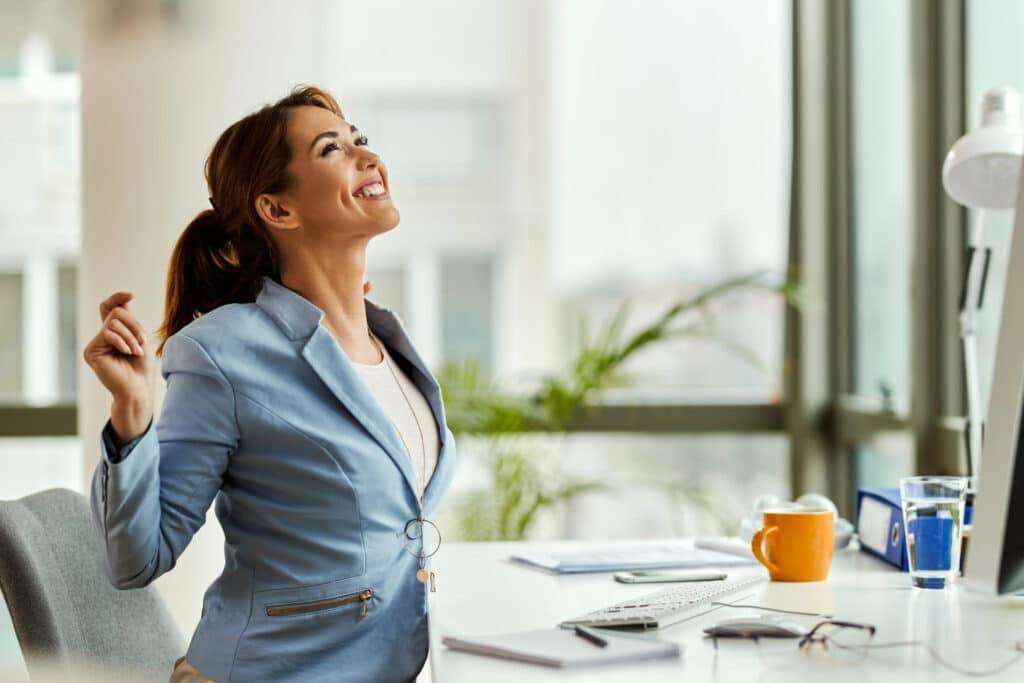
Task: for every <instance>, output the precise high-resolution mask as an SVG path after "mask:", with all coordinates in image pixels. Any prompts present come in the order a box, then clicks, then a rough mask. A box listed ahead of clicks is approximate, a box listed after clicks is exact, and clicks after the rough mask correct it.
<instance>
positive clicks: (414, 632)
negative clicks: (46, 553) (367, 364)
mask: <svg viewBox="0 0 1024 683" xmlns="http://www.w3.org/2000/svg"><path fill="white" fill-rule="evenodd" d="M323 317H324V313H323V311H321V310H320V309H319V308H318V307H316V306H315V305H313V304H312V303H310V302H309V301H308V300H306V299H305V298H304V297H302V296H301V295H299V294H297V293H296V292H294V291H292V290H290V289H288V288H287V287H284V286H283V285H281V284H280V283H278V282H276V281H275V280H273V279H271V278H269V277H264V278H263V283H262V289H261V291H260V293H259V296H258V297H257V298H256V301H255V303H245V304H228V305H225V306H221V307H219V308H217V309H215V310H213V311H210V312H209V313H207V314H205V315H203V316H201V317H200V318H198V319H196V320H194V321H192V322H191V323H190V324H188V325H187V326H185V327H184V328H183V329H181V330H180V331H179V332H177V333H176V334H174V335H173V336H171V337H170V338H168V340H167V343H166V344H165V346H164V352H163V360H162V363H163V365H162V370H161V374H162V375H163V377H164V379H165V380H166V383H167V392H166V395H165V398H164V402H163V408H162V411H161V413H160V418H159V421H158V422H157V423H156V426H155V428H154V426H153V423H152V422H151V423H150V425H149V427H148V428H147V430H146V432H145V433H144V434H143V435H142V436H141V437H140V438H139V439H138V440H136V441H135V442H134V444H129V445H127V446H126V447H125V448H123V449H122V450H121V452H120V453H116V452H114V445H113V444H114V442H113V441H112V440H111V434H112V432H111V428H110V423H109V421H108V423H107V425H106V427H105V428H104V433H103V435H102V438H101V439H100V442H101V446H100V447H101V449H102V458H101V459H100V462H99V464H98V465H97V467H96V470H95V472H94V475H93V480H92V497H91V500H92V510H93V515H94V519H95V524H96V529H97V531H98V533H99V537H100V540H101V543H102V544H103V547H104V548H105V551H106V560H107V572H108V574H109V576H110V579H111V581H112V582H113V583H114V585H116V586H117V587H118V588H136V587H140V586H145V585H147V584H149V583H150V582H151V581H153V580H154V579H155V578H157V577H158V576H160V575H161V574H163V573H164V572H166V571H168V570H169V569H171V568H173V567H174V565H175V562H176V561H177V558H178V556H179V555H180V554H181V552H182V551H183V550H184V549H185V547H186V546H187V545H188V543H189V541H190V540H191V538H192V535H193V534H194V533H195V532H196V530H197V529H199V527H200V526H202V524H203V522H204V520H205V518H206V511H207V510H208V508H209V506H210V503H211V501H214V500H215V501H216V508H215V509H216V514H217V519H218V520H220V523H221V526H223V528H224V569H223V571H222V573H221V575H220V576H219V577H218V578H217V579H216V580H215V581H214V582H213V583H212V584H211V585H210V587H209V588H208V589H207V591H206V594H205V596H204V598H203V611H202V618H201V619H200V622H199V625H198V626H197V628H196V630H195V633H194V634H193V636H192V640H191V643H190V645H189V648H188V652H187V653H186V655H187V657H188V660H189V662H191V663H192V664H193V665H194V666H195V667H196V668H197V669H199V670H200V671H202V672H203V673H205V674H206V675H208V676H210V677H211V678H213V679H215V680H217V681H218V683H229V682H231V681H245V682H250V681H375V682H377V683H384V682H387V681H407V680H412V679H413V678H414V677H415V675H416V674H417V672H418V671H419V670H420V669H421V667H422V666H423V664H424V661H425V659H426V656H427V620H426V608H427V594H426V591H427V586H426V585H424V584H421V583H420V582H419V581H417V580H416V570H417V569H418V567H419V562H418V559H417V558H416V557H414V556H413V555H412V554H410V553H408V552H406V550H405V549H404V533H403V530H404V528H405V525H406V522H407V521H408V520H410V519H414V518H416V517H417V516H418V514H419V508H418V495H419V491H418V490H417V488H416V485H415V478H414V475H413V470H412V467H411V463H410V459H409V455H408V453H407V452H406V451H405V448H404V446H403V444H402V441H401V439H400V437H399V436H398V433H397V432H396V431H395V429H394V427H393V426H392V423H391V421H390V419H389V417H388V415H387V414H386V413H385V412H384V411H383V410H382V408H381V407H380V405H379V404H378V403H377V401H376V400H375V399H374V397H373V395H372V394H371V393H370V392H369V390H368V389H367V388H366V386H365V385H364V384H363V382H362V380H361V379H360V378H359V376H358V375H357V374H356V372H355V370H354V368H353V367H352V364H351V362H350V361H349V359H348V357H347V356H346V354H345V353H344V351H343V350H342V349H341V347H340V346H339V345H338V343H337V341H336V340H335V338H334V336H333V335H332V334H331V333H330V332H329V331H328V330H327V329H326V328H325V327H323V326H322V325H320V324H319V323H320V321H321V320H322V319H323ZM366 317H367V321H368V323H369V326H370V329H371V330H372V331H373V333H374V334H376V335H377V337H378V338H379V339H381V340H382V341H383V342H384V343H385V344H386V345H387V347H388V349H389V350H390V351H391V353H392V355H393V357H394V359H395V360H396V362H398V363H399V364H400V365H401V366H402V368H403V370H404V371H405V372H406V374H407V375H409V377H410V378H411V379H412V381H413V382H414V383H415V384H416V386H418V387H419V389H420V391H422V392H423V395H424V397H425V398H426V400H427V402H428V403H429V404H430V407H431V409H432V411H433V414H434V418H435V419H436V421H437V428H438V436H439V441H440V444H441V452H440V456H439V458H438V462H437V467H436V469H435V470H434V473H433V476H432V477H431V479H430V481H429V483H428V485H427V489H426V495H425V500H424V514H425V515H426V516H427V517H428V518H429V517H430V516H431V515H432V514H433V512H434V511H435V510H436V509H437V506H438V503H439V502H440V500H441V498H442V496H443V495H444V493H445V491H446V490H447V489H448V487H449V485H450V483H451V479H452V474H453V472H454V465H455V440H454V437H453V436H452V433H451V431H450V430H449V429H448V427H447V425H446V423H445V415H444V405H443V403H442V399H441V391H440V387H439V386H438V383H437V381H436V380H435V379H434V377H433V376H432V375H431V373H430V371H429V370H428V369H427V367H426V365H425V364H424V363H423V360H422V359H421V358H420V357H419V355H418V354H417V353H416V350H415V349H414V348H413V345H412V342H411V341H410V340H409V338H408V336H407V335H406V333H405V331H404V330H403V328H402V325H401V324H400V322H399V321H398V319H397V318H396V317H395V315H394V313H392V312H391V311H389V310H387V309H385V308H380V307H378V306H376V305H375V304H373V303H372V302H370V301H369V300H366ZM441 552H444V549H443V548H442V549H441ZM428 569H429V560H428ZM439 578H440V577H439ZM168 675H170V672H168Z"/></svg>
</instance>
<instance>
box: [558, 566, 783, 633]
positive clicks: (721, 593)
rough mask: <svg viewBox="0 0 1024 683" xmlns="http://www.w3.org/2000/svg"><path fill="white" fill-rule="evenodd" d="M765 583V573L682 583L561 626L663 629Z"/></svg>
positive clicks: (571, 620) (577, 618) (586, 615)
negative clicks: (729, 596) (698, 610)
mask: <svg viewBox="0 0 1024 683" xmlns="http://www.w3.org/2000/svg"><path fill="white" fill-rule="evenodd" d="M764 580H765V576H764V574H762V573H757V574H749V573H748V574H737V575H735V576H730V577H728V578H726V579H724V580H722V581H693V582H686V583H679V584H675V585H673V586H670V587H668V588H664V589H662V590H659V591H655V592H653V593H648V594H646V595H641V596H639V597H636V598H633V599H631V600H626V601H624V602H620V603H616V604H614V605H611V606H609V607H605V608H603V609H599V610H596V611H594V612H589V613H587V614H584V615H583V616H580V617H576V618H575V619H568V620H566V621H563V622H562V623H561V624H560V626H562V627H567V626H575V625H577V624H578V625H580V626H600V627H602V628H616V627H620V626H631V627H632V626H639V627H642V628H644V629H654V628H662V627H664V626H669V625H671V624H675V623H678V622H680V621H684V620H686V619H689V618H691V617H694V616H696V614H695V611H696V610H697V608H700V607H706V606H708V605H710V604H711V603H712V602H716V601H719V600H721V599H722V598H723V597H726V596H728V595H731V594H733V593H736V592H738V591H742V590H743V589H745V588H751V587H753V586H755V585H757V584H759V583H761V582H762V581H764Z"/></svg>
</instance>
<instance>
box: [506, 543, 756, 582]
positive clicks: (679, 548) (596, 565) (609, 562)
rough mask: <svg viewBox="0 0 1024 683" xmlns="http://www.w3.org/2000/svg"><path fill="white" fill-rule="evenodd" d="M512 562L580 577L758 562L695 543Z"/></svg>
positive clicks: (531, 555)
mask: <svg viewBox="0 0 1024 683" xmlns="http://www.w3.org/2000/svg"><path fill="white" fill-rule="evenodd" d="M509 559H511V560H512V561H513V562H516V563H518V564H521V565H524V566H527V567H531V568H534V569H542V570H544V571H548V572H552V573H555V574H577V573H583V572H617V571H629V570H638V569H671V568H703V567H732V566H737V565H749V564H752V563H754V562H755V560H754V559H753V557H752V556H751V558H750V559H749V560H747V559H744V558H741V557H737V556H735V555H728V554H725V553H719V552H716V551H713V550H703V549H699V548H694V547H693V544H692V543H687V542H684V541H678V542H674V543H664V542H661V543H654V544H649V545H646V546H645V545H642V544H636V543H629V544H619V545H613V544H607V543H601V544H599V545H591V546H590V547H588V548H585V549H574V550H564V551H553V552H531V551H529V550H527V551H524V552H520V553H515V554H513V555H512V556H511V557H510V558H509Z"/></svg>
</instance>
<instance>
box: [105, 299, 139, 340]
mask: <svg viewBox="0 0 1024 683" xmlns="http://www.w3.org/2000/svg"><path fill="white" fill-rule="evenodd" d="M115 320H116V321H119V322H121V323H122V324H123V325H124V326H125V327H126V328H127V329H128V330H131V332H130V333H129V334H128V335H126V337H128V338H130V337H131V336H132V335H134V336H135V341H137V342H138V344H139V346H142V345H144V344H145V343H146V332H145V331H144V330H143V329H142V325H141V324H139V321H138V320H136V319H135V317H134V316H133V315H132V314H131V313H129V312H128V310H127V309H125V308H124V307H123V306H118V307H117V308H114V309H113V310H112V311H110V313H109V315H108V316H107V319H106V320H105V321H104V322H105V324H109V323H110V322H112V321H115Z"/></svg>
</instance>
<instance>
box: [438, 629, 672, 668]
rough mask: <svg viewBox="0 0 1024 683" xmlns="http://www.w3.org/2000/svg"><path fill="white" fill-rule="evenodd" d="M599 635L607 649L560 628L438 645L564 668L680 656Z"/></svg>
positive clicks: (638, 639) (638, 640)
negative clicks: (606, 642)
mask: <svg viewBox="0 0 1024 683" xmlns="http://www.w3.org/2000/svg"><path fill="white" fill-rule="evenodd" d="M591 630H592V631H594V629H591ZM599 633H600V636H601V637H602V638H604V639H605V640H607V641H608V645H607V647H598V646H597V645H594V644H593V643H591V642H590V641H588V640H584V639H583V638H580V637H579V636H577V635H576V634H575V633H574V632H573V630H572V629H563V628H555V629H551V628H545V629H540V630H537V631H522V632H519V633H505V634H498V635H492V636H479V637H473V638H458V637H455V636H444V637H443V638H442V639H441V642H442V643H444V644H445V645H446V646H447V647H448V648H449V649H451V650H457V651H460V652H471V653H473V654H478V655H485V656H488V657H498V658H501V659H512V660H515V661H519V662H527V663H529V664H540V665H542V666H553V667H563V668H573V667H580V666H593V665H599V664H612V663H615V662H629V661H637V660H641V659H656V658H661V657H678V656H679V655H680V654H681V653H682V650H681V649H680V647H679V645H677V644H676V643H669V642H666V641H664V640H655V639H653V638H650V637H646V636H638V635H623V634H617V633H608V630H607V629H603V630H600V631H599Z"/></svg>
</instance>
